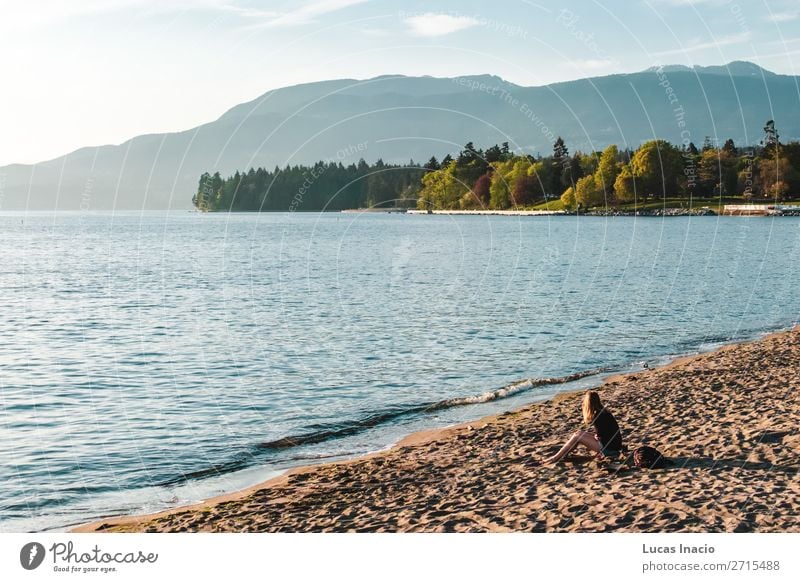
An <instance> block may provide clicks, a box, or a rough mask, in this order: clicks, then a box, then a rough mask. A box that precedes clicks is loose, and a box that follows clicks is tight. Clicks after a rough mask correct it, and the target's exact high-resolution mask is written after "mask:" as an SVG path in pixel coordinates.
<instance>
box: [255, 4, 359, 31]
mask: <svg viewBox="0 0 800 582" xmlns="http://www.w3.org/2000/svg"><path fill="white" fill-rule="evenodd" d="M367 1H368V0H317V1H316V2H310V3H308V4H304V5H302V6H300V7H298V8H295V9H294V10H291V11H289V12H284V13H282V14H279V15H277V16H274V17H267V18H265V19H264V20H263V21H262V22H259V23H256V24H255V25H254V26H255V27H258V28H277V27H282V26H285V27H291V26H299V25H302V24H309V23H311V22H314V20H316V19H317V17H318V16H323V15H325V14H330V13H331V12H337V11H339V10H343V9H344V8H349V7H350V6H355V5H356V4H363V3H364V2H367Z"/></svg>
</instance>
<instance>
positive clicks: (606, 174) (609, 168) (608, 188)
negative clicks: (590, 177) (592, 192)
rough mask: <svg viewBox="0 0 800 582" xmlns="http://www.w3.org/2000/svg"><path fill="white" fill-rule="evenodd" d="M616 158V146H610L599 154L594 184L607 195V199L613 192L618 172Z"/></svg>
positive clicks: (618, 166)
mask: <svg viewBox="0 0 800 582" xmlns="http://www.w3.org/2000/svg"><path fill="white" fill-rule="evenodd" d="M618 158H619V150H618V149H617V146H615V145H610V146H608V147H607V148H606V149H604V150H603V153H602V154H600V161H599V162H598V164H597V172H596V173H595V176H594V178H595V183H596V184H597V187H598V188H601V189H603V190H604V191H605V192H606V193H607V197H610V196H611V194H612V192H613V191H614V182H616V180H617V176H618V175H619V172H620V164H619V162H618V161H617V160H618Z"/></svg>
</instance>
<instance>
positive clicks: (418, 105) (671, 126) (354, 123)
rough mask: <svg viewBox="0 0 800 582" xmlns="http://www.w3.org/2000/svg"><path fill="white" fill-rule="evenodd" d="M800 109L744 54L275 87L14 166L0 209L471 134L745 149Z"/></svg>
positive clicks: (436, 145) (785, 83)
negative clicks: (213, 116)
mask: <svg viewBox="0 0 800 582" xmlns="http://www.w3.org/2000/svg"><path fill="white" fill-rule="evenodd" d="M665 80H666V81H665ZM666 86H668V87H669V88H670V89H671V91H672V95H674V98H671V97H670V96H668V95H667V94H666ZM799 105H800V77H795V76H789V75H778V74H775V73H772V72H770V71H766V70H764V69H761V68H760V67H758V66H757V65H755V64H753V63H747V62H741V61H740V62H733V63H729V64H728V65H724V66H710V67H693V68H688V67H683V66H675V65H670V66H664V67H662V68H660V70H659V71H655V70H653V69H650V70H646V71H642V72H639V73H630V74H616V75H608V76H603V77H594V78H587V79H579V80H575V81H565V82H560V83H554V84H551V85H545V86H540V87H523V86H520V85H515V84H513V83H509V82H507V81H504V80H503V79H500V78H499V77H496V76H493V75H474V76H466V77H457V78H436V77H407V76H402V75H384V76H380V77H376V78H373V79H366V80H355V79H338V80H330V81H320V82H315V83H305V84H302V85H295V86H291V87H285V88H281V89H275V90H273V91H269V92H267V93H265V94H264V95H262V96H260V97H258V98H257V99H254V100H252V101H249V102H246V103H242V104H239V105H236V106H234V107H232V108H231V109H229V110H228V111H227V112H225V113H224V114H223V115H222V116H220V117H219V119H217V120H215V121H211V122H209V123H206V124H203V125H200V126H198V127H195V128H192V129H188V130H186V131H182V132H176V133H167V134H150V135H142V136H138V137H135V138H133V139H131V140H128V141H126V142H125V143H123V144H120V145H106V146H98V147H86V148H81V149H79V150H77V151H75V152H72V153H70V154H67V155H65V156H61V157H59V158H56V159H54V160H49V161H46V162H42V163H39V164H34V165H21V164H14V165H10V166H5V167H2V168H0V209H3V210H10V209H18V210H21V209H29V210H54V209H61V210H81V209H83V210H94V209H115V208H116V209H161V208H176V207H177V208H187V209H188V208H191V198H192V195H193V194H194V193H195V192H196V191H197V184H198V180H199V177H200V175H201V174H202V173H203V172H206V171H208V172H214V171H219V172H220V173H222V174H223V175H227V174H232V173H233V172H234V171H236V170H240V171H242V170H247V169H248V168H250V167H254V166H255V167H257V166H264V167H268V168H273V167H275V166H276V165H277V166H280V167H283V166H285V165H287V164H291V165H294V164H301V163H306V164H307V163H313V162H315V161H317V160H320V159H326V160H327V159H334V160H340V161H341V162H342V163H344V164H345V165H346V164H349V163H354V162H357V161H358V158H359V157H363V158H365V159H367V160H369V161H374V160H377V159H378V158H383V159H384V160H385V161H387V162H406V161H408V160H409V159H410V158H413V159H414V160H416V161H420V162H424V161H425V160H427V159H428V158H429V157H430V156H431V155H436V156H437V157H439V158H441V156H443V155H444V154H446V153H454V152H456V151H458V150H459V148H460V146H462V145H463V144H464V143H466V142H468V141H472V142H474V143H475V145H476V146H478V147H484V146H487V145H491V144H494V143H501V142H504V141H508V142H509V143H510V144H511V147H512V149H516V150H519V151H524V152H528V153H532V154H537V153H542V154H547V153H549V152H551V149H552V142H553V140H554V139H555V137H556V136H559V135H560V136H562V137H563V138H564V139H565V141H566V143H567V146H568V147H569V148H570V151H573V152H574V151H577V150H582V151H590V150H597V149H601V148H603V147H604V146H606V145H608V144H610V143H615V144H617V145H619V146H621V147H626V146H627V147H631V148H635V147H636V146H638V145H639V144H640V143H641V142H643V141H646V140H648V139H653V138H655V137H658V138H664V139H668V140H670V141H672V142H674V143H676V144H680V143H681V142H682V140H683V139H685V138H686V137H687V134H686V133H684V132H686V131H688V132H689V133H688V137H689V139H691V140H692V141H693V142H694V143H695V144H697V145H700V144H701V143H702V142H703V139H704V137H705V136H710V137H711V138H712V139H713V138H716V139H719V140H720V141H724V140H725V139H727V138H729V137H730V138H733V139H734V140H735V142H736V143H737V144H738V145H746V144H754V143H757V142H758V141H759V140H760V139H761V137H762V128H763V125H764V122H765V121H766V120H767V119H774V120H775V123H776V126H777V127H778V128H779V130H780V134H781V137H782V140H783V141H787V140H791V139H798V137H800V114H798V111H800V107H798V106H799ZM678 106H680V107H682V109H683V112H684V114H683V118H682V119H683V121H684V122H685V127H684V126H681V125H679V123H678V120H677V118H676V112H675V109H676V107H678Z"/></svg>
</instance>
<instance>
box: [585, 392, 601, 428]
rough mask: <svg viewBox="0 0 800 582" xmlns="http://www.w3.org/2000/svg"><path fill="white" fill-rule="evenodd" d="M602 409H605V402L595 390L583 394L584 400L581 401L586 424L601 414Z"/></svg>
mask: <svg viewBox="0 0 800 582" xmlns="http://www.w3.org/2000/svg"><path fill="white" fill-rule="evenodd" d="M601 410H603V403H602V402H600V395H599V394H598V393H597V392H595V391H594V390H588V391H587V392H586V394H584V395H583V402H582V403H581V411H582V412H583V422H584V424H586V425H590V424H592V421H593V420H594V417H595V416H597V415H598V414H600V411H601Z"/></svg>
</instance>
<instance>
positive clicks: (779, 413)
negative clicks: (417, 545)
mask: <svg viewBox="0 0 800 582" xmlns="http://www.w3.org/2000/svg"><path fill="white" fill-rule="evenodd" d="M598 390H599V392H600V395H601V398H602V399H603V402H604V404H605V405H606V406H607V407H608V408H609V410H611V411H612V412H613V413H614V415H615V416H616V418H617V420H618V421H619V424H620V426H621V428H622V431H623V434H624V440H625V443H626V444H627V445H628V447H629V448H630V449H633V448H634V447H636V446H638V445H640V444H650V445H653V446H655V447H657V448H659V449H660V450H661V451H662V452H664V453H665V454H666V455H668V456H669V457H671V458H672V459H673V460H674V461H675V462H676V464H675V466H673V467H670V468H666V469H655V470H648V469H630V470H619V469H618V466H617V468H615V467H614V466H613V465H612V464H610V463H608V462H607V461H597V460H595V459H593V458H589V457H588V456H587V455H586V453H584V452H583V450H581V449H579V451H576V453H577V454H576V453H573V456H572V457H571V458H570V459H569V460H568V461H566V462H562V463H560V464H559V465H555V466H541V465H539V464H537V463H536V460H537V459H541V458H542V457H544V456H546V455H549V454H552V453H553V452H555V451H556V450H557V449H558V447H559V446H560V445H561V444H562V443H563V442H564V441H565V440H566V439H567V438H568V437H569V435H570V434H571V433H572V432H574V431H575V430H576V429H578V428H580V422H581V417H580V399H581V394H579V393H569V394H562V395H559V396H557V397H556V398H554V399H552V400H550V401H547V402H543V403H539V404H533V405H529V406H526V407H524V408H522V409H520V410H517V411H515V412H511V413H505V414H501V415H499V416H495V417H489V418H485V419H482V420H479V421H475V422H471V423H469V424H465V425H459V426H457V427H451V428H446V429H443V430H436V431H428V432H423V433H417V434H415V435H412V436H411V437H409V438H407V439H405V440H404V441H403V442H401V443H400V444H398V445H397V446H396V447H394V448H392V449H391V450H389V451H386V452H381V453H377V454H373V455H369V456H366V457H361V458H358V459H354V460H350V461H345V462H340V463H332V464H327V465H318V466H314V467H309V468H303V469H298V470H294V471H291V472H290V473H287V474H286V475H283V476H281V477H279V478H277V479H273V480H271V481H268V482H266V483H262V484H260V485H258V486H256V487H252V488H250V489H247V490H245V491H241V492H238V493H234V494H230V495H226V496H222V497H217V498H214V499H211V500H208V501H206V502H204V503H201V504H198V505H195V506H191V507H185V508H179V509H174V510H169V511H166V512H163V513H160V514H154V515H150V516H134V517H123V518H110V519H105V520H102V521H99V522H95V523H92V524H88V525H84V526H81V527H79V528H77V529H76V530H73V531H115V532H133V531H136V532H142V531H144V532H184V531H192V532H194V531H202V532H320V531H337V532H347V531H354V532H398V531H401V532H487V531H523V532H557V531H561V532H565V531H569V532H602V531H630V532H756V531H757V532H767V531H769V532H785V531H793V532H800V474H799V473H798V468H800V432H798V430H799V429H798V420H800V329H795V330H792V331H789V332H784V333H779V334H774V335H771V336H768V337H766V338H764V339H762V340H759V341H756V342H752V343H745V344H738V345H733V346H726V347H723V348H721V349H719V350H717V351H714V352H710V353H706V354H701V355H698V356H695V357H691V358H685V359H682V360H679V361H675V362H673V363H672V364H670V365H668V366H665V367H662V368H657V369H653V370H646V371H643V372H639V373H634V374H627V375H624V376H616V377H612V378H608V379H607V380H606V382H605V383H604V385H603V386H602V387H600V388H599V389H598Z"/></svg>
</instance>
